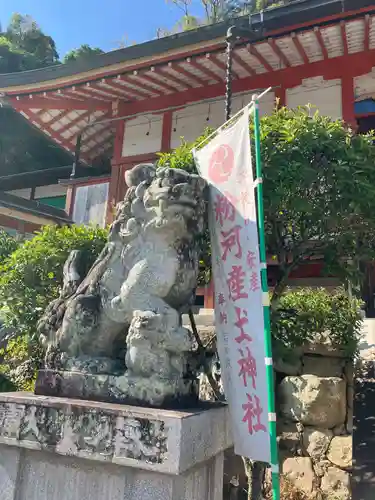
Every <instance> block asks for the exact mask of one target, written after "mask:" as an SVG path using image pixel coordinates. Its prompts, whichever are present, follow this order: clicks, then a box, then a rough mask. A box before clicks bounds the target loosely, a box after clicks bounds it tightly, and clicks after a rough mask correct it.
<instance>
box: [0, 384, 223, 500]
mask: <svg viewBox="0 0 375 500" xmlns="http://www.w3.org/2000/svg"><path fill="white" fill-rule="evenodd" d="M231 445H232V439H231V436H230V427H229V417H228V410H227V408H226V407H225V406H217V405H213V406H211V407H210V408H209V409H205V410H194V411H185V412H177V411H170V410H160V409H150V408H148V409H146V408H138V407H129V406H121V405H114V404H109V403H96V402H88V401H79V400H72V399H63V398H53V397H45V396H34V395H32V394H28V393H4V394H0V485H1V495H0V497H1V500H13V499H14V498H17V499H19V500H28V499H30V498H38V500H50V499H51V498H57V497H58V498H59V499H60V500H86V499H90V500H102V499H103V498H105V499H106V500H120V499H121V500H140V499H142V500H159V499H162V500H221V499H222V484H223V452H224V450H225V449H227V448H229V447H230V446H231Z"/></svg>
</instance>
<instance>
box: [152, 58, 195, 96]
mask: <svg viewBox="0 0 375 500" xmlns="http://www.w3.org/2000/svg"><path fill="white" fill-rule="evenodd" d="M168 66H169V65H168ZM151 70H152V71H154V72H155V73H157V74H159V75H161V76H163V77H164V78H168V79H169V80H171V81H172V82H174V83H175V84H176V85H177V87H176V90H177V91H178V92H179V91H180V88H181V87H182V88H187V89H191V88H194V86H193V85H191V83H189V82H187V81H186V80H180V79H179V78H177V77H176V76H174V75H171V73H170V72H169V71H167V70H166V69H164V68H160V67H155V66H153V67H152V68H151Z"/></svg>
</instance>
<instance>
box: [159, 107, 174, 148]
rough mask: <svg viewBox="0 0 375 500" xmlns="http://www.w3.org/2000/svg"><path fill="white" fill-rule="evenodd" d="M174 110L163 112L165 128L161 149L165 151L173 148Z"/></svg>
mask: <svg viewBox="0 0 375 500" xmlns="http://www.w3.org/2000/svg"><path fill="white" fill-rule="evenodd" d="M172 119H173V111H166V112H165V113H164V114H163V130H162V135H161V150H162V151H163V152H166V151H169V150H170V149H171V136H172Z"/></svg>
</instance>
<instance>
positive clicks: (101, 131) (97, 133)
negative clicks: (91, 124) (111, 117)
mask: <svg viewBox="0 0 375 500" xmlns="http://www.w3.org/2000/svg"><path fill="white" fill-rule="evenodd" d="M114 125H115V124H114V123H110V124H109V125H107V126H106V127H102V128H100V129H99V130H95V131H94V132H93V133H92V134H90V135H86V136H85V135H84V136H83V138H82V143H83V145H84V143H85V142H86V143H87V144H88V143H89V142H91V141H94V142H96V144H99V145H100V144H102V143H100V142H97V141H96V140H95V139H96V138H97V137H100V136H102V135H105V134H106V132H107V131H109V130H111V129H112V128H113V127H114ZM106 139H107V138H106ZM106 139H104V140H106ZM92 149H94V146H92V147H91V148H90V149H88V150H86V151H85V153H86V154H89V152H90V151H91V150H92Z"/></svg>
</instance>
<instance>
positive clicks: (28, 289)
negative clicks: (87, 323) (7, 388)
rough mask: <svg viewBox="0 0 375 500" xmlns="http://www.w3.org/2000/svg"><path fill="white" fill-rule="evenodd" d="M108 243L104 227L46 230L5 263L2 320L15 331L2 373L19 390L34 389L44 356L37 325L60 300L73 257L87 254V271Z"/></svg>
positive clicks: (0, 274)
mask: <svg viewBox="0 0 375 500" xmlns="http://www.w3.org/2000/svg"><path fill="white" fill-rule="evenodd" d="M106 240H107V231H106V230H104V229H100V228H94V227H85V226H70V227H69V226H64V227H57V226H46V227H44V228H43V229H42V230H41V231H40V232H39V233H37V235H36V236H35V237H34V238H33V239H31V240H28V241H25V242H23V243H22V244H20V246H19V247H18V248H17V249H16V250H15V251H14V252H13V253H12V254H11V255H10V256H9V257H8V258H7V259H6V260H5V261H4V262H3V263H2V264H0V303H1V307H2V310H1V312H2V318H3V320H4V323H5V325H6V326H7V327H10V328H11V329H12V330H13V331H14V332H15V337H14V338H13V339H12V340H10V341H9V342H8V344H7V346H6V347H5V348H4V349H2V350H0V357H2V358H4V361H3V363H2V365H1V372H2V373H3V374H5V375H7V376H9V377H10V379H11V380H12V381H13V382H15V383H16V385H17V387H19V388H20V389H23V390H26V389H29V388H30V385H31V384H32V381H33V378H34V375H35V370H36V368H37V367H38V364H39V361H40V357H41V355H42V352H41V349H40V347H39V346H38V343H37V339H36V338H35V334H36V324H37V322H38V320H39V318H40V316H41V314H43V312H44V310H45V308H46V307H47V305H48V304H49V303H50V302H51V301H52V300H53V299H56V298H57V297H58V296H59V293H60V287H61V284H62V273H63V266H64V263H65V261H66V259H67V257H68V255H69V253H70V252H71V251H72V250H74V249H76V250H81V251H83V252H84V255H85V262H86V269H87V270H88V269H89V268H90V267H91V265H92V264H93V262H94V261H95V259H96V257H97V256H98V255H99V253H100V252H101V250H102V249H103V247H104V245H105V243H106ZM26 360H27V362H26Z"/></svg>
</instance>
